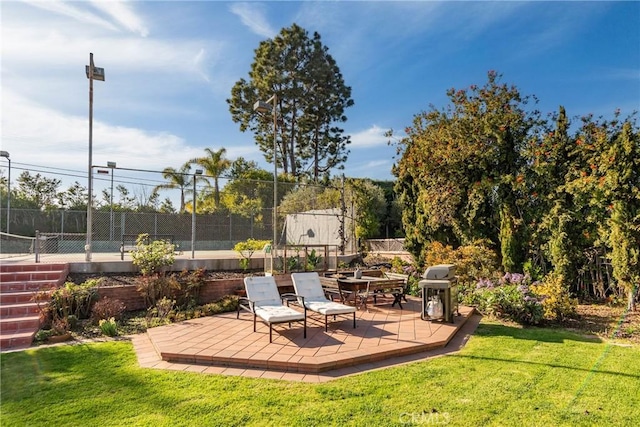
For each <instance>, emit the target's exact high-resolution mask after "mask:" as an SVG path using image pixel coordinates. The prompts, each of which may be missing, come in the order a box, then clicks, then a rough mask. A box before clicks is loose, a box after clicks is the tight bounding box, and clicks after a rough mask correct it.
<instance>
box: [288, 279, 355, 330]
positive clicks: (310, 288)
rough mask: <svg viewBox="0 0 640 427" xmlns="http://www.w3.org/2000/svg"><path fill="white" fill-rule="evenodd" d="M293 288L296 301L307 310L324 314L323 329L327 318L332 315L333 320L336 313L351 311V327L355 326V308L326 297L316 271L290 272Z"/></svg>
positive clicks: (325, 327)
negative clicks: (296, 297)
mask: <svg viewBox="0 0 640 427" xmlns="http://www.w3.org/2000/svg"><path fill="white" fill-rule="evenodd" d="M291 280H292V281H293V288H294V289H295V292H296V294H297V295H299V296H301V297H298V298H299V299H298V302H299V303H300V304H301V305H303V306H304V307H305V308H306V309H307V310H311V311H315V312H316V313H320V314H322V315H323V316H324V330H325V331H327V330H328V318H329V316H333V318H334V320H335V318H336V316H337V315H342V314H349V313H353V327H354V328H355V327H356V308H355V307H352V306H349V305H345V304H341V303H337V302H333V301H330V300H329V299H327V297H326V296H325V293H324V290H323V289H322V283H321V282H320V276H318V273H316V272H309V273H291Z"/></svg>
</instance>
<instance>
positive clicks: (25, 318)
mask: <svg viewBox="0 0 640 427" xmlns="http://www.w3.org/2000/svg"><path fill="white" fill-rule="evenodd" d="M68 274H69V266H68V265H67V264H31V265H23V264H2V265H0V333H1V334H2V338H1V340H2V345H1V348H2V350H10V349H16V348H26V347H29V346H30V345H31V341H32V340H33V337H34V335H35V334H36V332H37V331H38V329H39V328H40V316H39V314H40V310H39V307H38V304H36V303H35V301H33V298H34V296H35V295H36V294H37V293H38V292H41V291H50V290H54V289H57V288H58V287H59V286H60V285H62V284H63V283H64V282H65V280H66V279H67V275H68Z"/></svg>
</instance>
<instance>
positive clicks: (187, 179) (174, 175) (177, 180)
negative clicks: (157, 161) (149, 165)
mask: <svg viewBox="0 0 640 427" xmlns="http://www.w3.org/2000/svg"><path fill="white" fill-rule="evenodd" d="M191 163H192V162H190V161H189V162H187V163H185V164H184V165H182V166H181V167H180V169H179V170H175V169H174V168H172V167H166V168H164V170H163V171H162V177H163V178H164V179H168V180H169V182H168V183H167V184H160V185H158V186H156V188H155V190H163V189H164V190H166V189H175V188H179V189H180V213H184V211H185V210H184V207H185V204H184V193H185V189H186V188H188V187H189V185H190V184H191V174H190V173H189V171H190V170H191Z"/></svg>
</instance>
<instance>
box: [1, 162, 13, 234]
mask: <svg viewBox="0 0 640 427" xmlns="http://www.w3.org/2000/svg"><path fill="white" fill-rule="evenodd" d="M0 157H4V158H6V159H7V162H9V174H8V175H9V177H8V178H7V234H9V220H10V219H11V215H10V212H11V158H10V157H9V152H8V151H4V150H3V151H0Z"/></svg>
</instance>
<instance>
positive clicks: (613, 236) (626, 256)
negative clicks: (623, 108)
mask: <svg viewBox="0 0 640 427" xmlns="http://www.w3.org/2000/svg"><path fill="white" fill-rule="evenodd" d="M615 131H616V132H615V133H614V134H613V135H612V138H611V139H610V142H609V144H608V146H607V149H606V150H603V152H602V157H601V159H600V162H599V163H598V169H597V170H598V171H599V172H600V175H601V177H600V179H599V180H598V184H597V186H599V187H600V189H601V191H602V193H603V195H604V196H605V199H606V200H607V201H608V202H609V203H610V204H609V205H608V207H607V210H608V211H609V212H610V215H609V218H608V221H607V223H606V225H607V227H603V228H602V231H603V232H604V236H603V239H605V241H606V244H607V246H608V247H609V248H611V254H610V258H611V265H612V267H613V276H614V277H615V279H616V281H617V282H618V286H619V288H620V289H621V290H624V291H626V293H627V306H628V308H629V309H630V310H635V300H636V295H637V293H638V286H640V134H639V132H638V129H637V128H636V129H634V126H633V124H632V123H631V121H630V120H627V121H625V122H624V124H623V125H622V128H621V129H615Z"/></svg>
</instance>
